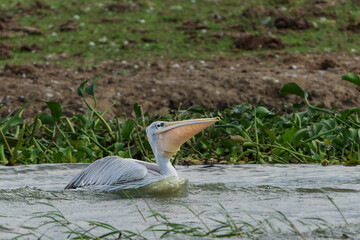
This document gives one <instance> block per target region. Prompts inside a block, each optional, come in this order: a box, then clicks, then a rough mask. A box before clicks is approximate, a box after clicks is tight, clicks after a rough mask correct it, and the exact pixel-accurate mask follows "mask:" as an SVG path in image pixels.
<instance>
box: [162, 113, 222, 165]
mask: <svg viewBox="0 0 360 240" xmlns="http://www.w3.org/2000/svg"><path fill="white" fill-rule="evenodd" d="M219 120H220V118H219V117H216V118H201V119H192V120H184V121H178V122H167V123H165V126H164V127H162V128H160V129H158V130H157V132H156V133H157V134H158V136H159V141H158V144H157V149H158V150H159V153H160V154H161V155H162V156H163V157H166V158H170V157H171V156H173V155H174V154H175V153H176V152H177V151H179V149H180V146H181V145H182V144H183V143H185V142H186V141H187V140H189V139H190V138H191V137H192V136H194V135H196V134H197V133H198V132H200V131H202V130H204V129H205V128H207V127H209V126H210V125H212V124H214V123H216V122H218V121H219Z"/></svg>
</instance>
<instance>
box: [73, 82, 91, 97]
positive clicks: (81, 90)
mask: <svg viewBox="0 0 360 240" xmlns="http://www.w3.org/2000/svg"><path fill="white" fill-rule="evenodd" d="M88 81H89V79H85V81H83V82H82V83H81V84H80V86H79V87H78V88H77V89H76V91H77V94H78V95H79V96H80V97H84V92H85V84H86V83H87V82H88Z"/></svg>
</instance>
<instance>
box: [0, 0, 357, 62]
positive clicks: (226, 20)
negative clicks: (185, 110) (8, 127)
mask: <svg viewBox="0 0 360 240" xmlns="http://www.w3.org/2000/svg"><path fill="white" fill-rule="evenodd" d="M40 2H41V1H40ZM311 4H312V3H311V2H309V1H292V0H284V1H277V0H257V1H244V0H242V1H239V0H227V1H217V0H196V1H190V0H186V1H185V0H182V1H170V0H168V1H163V0H141V1H127V0H123V1H96V0H90V1H85V0H78V1H73V0H61V1H59V0H52V1H42V4H40V5H37V4H35V3H34V1H32V0H3V1H1V3H0V13H2V15H3V16H6V15H9V16H13V20H14V21H16V22H18V23H19V24H20V25H21V26H24V27H38V28H39V29H40V30H41V32H42V33H41V34H28V33H19V32H12V33H11V34H4V33H3V34H0V41H2V42H7V43H11V44H12V45H14V46H13V49H12V57H11V58H10V59H2V60H1V59H0V66H4V65H5V64H6V63H8V64H24V63H33V62H51V63H58V64H61V65H63V66H67V67H70V66H72V67H78V66H81V67H83V66H92V65H94V64H96V63H99V62H102V61H108V60H115V59H120V60H132V61H140V60H150V59H154V57H156V58H160V57H163V58H165V59H172V58H174V57H175V58H177V59H187V60H188V59H190V60H207V59H211V58H213V57H214V56H223V57H234V56H239V55H241V54H244V53H257V52H259V51H260V52H261V51H268V50H256V51H249V50H243V49H236V48H235V47H234V41H233V40H234V39H233V38H234V36H235V35H236V34H237V33H239V32H242V31H245V32H248V33H252V34H257V35H265V36H275V37H277V38H279V39H281V40H282V41H283V42H284V44H285V50H286V51H288V52H319V51H320V52H323V51H326V52H329V51H336V52H338V51H340V52H341V51H342V52H346V53H350V52H358V51H360V49H359V45H358V44H357V43H358V42H359V41H360V35H359V34H357V33H356V31H357V30H356V29H358V25H357V24H359V18H358V17H357V16H358V14H359V11H360V6H359V5H357V4H353V3H346V4H342V3H336V4H334V5H331V6H326V7H319V8H313V7H312V5H311ZM259 6H264V7H265V8H261V7H260V8H259ZM279 15H284V16H304V17H305V19H306V20H307V21H309V22H310V23H311V24H312V27H309V28H308V27H304V28H305V29H301V27H300V29H295V30H293V29H292V30H291V29H290V30H289V29H285V30H281V29H280V30H279V29H277V28H276V27H275V26H274V21H275V19H276V18H277V16H279ZM67 21H73V22H72V23H70V24H69V25H68V27H63V29H62V28H61V25H62V24H64V23H66V22H67ZM69 26H70V27H69ZM33 44H35V45H37V46H38V47H39V48H40V49H41V50H35V51H31V50H30V51H25V50H24V48H22V46H24V45H27V46H31V45H33Z"/></svg>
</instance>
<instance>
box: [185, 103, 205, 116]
mask: <svg viewBox="0 0 360 240" xmlns="http://www.w3.org/2000/svg"><path fill="white" fill-rule="evenodd" d="M186 111H187V112H190V113H200V114H204V113H205V111H204V108H203V107H202V106H199V105H194V106H191V107H189V108H188V109H186Z"/></svg>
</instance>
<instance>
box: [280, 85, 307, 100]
mask: <svg viewBox="0 0 360 240" xmlns="http://www.w3.org/2000/svg"><path fill="white" fill-rule="evenodd" d="M280 93H281V94H282V95H288V94H295V95H297V96H299V97H302V98H307V97H308V93H307V92H306V91H304V90H303V89H302V88H301V87H299V85H297V84H296V83H294V82H290V83H287V84H285V85H284V86H283V87H282V88H281V89H280Z"/></svg>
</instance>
